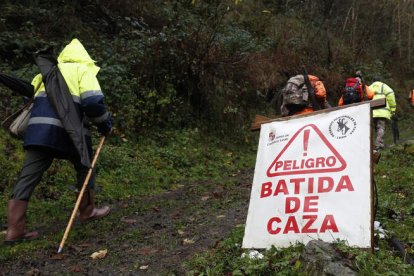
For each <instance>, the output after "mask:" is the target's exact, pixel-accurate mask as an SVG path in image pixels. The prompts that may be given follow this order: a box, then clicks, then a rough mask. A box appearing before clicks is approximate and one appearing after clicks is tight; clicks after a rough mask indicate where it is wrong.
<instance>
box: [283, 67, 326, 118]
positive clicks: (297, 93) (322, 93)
mask: <svg viewBox="0 0 414 276" xmlns="http://www.w3.org/2000/svg"><path fill="white" fill-rule="evenodd" d="M308 77H309V81H310V84H311V86H312V88H313V92H314V96H315V99H316V104H317V105H319V107H320V109H325V108H328V107H329V104H328V102H327V100H326V89H325V86H324V84H323V82H322V81H321V80H320V79H319V78H318V77H316V76H314V75H308ZM281 96H282V99H281V102H282V104H281V106H280V113H281V115H282V116H291V115H298V114H306V113H310V112H313V111H315V110H316V108H315V107H314V106H313V105H314V103H312V101H311V95H310V91H308V88H307V87H306V84H305V77H304V75H302V74H300V75H296V76H294V77H291V78H290V79H289V80H288V82H287V84H286V86H285V87H284V88H283V89H282V90H281Z"/></svg>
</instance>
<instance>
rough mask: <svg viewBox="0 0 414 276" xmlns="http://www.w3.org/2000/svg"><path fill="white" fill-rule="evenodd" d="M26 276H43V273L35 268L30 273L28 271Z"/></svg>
mask: <svg viewBox="0 0 414 276" xmlns="http://www.w3.org/2000/svg"><path fill="white" fill-rule="evenodd" d="M24 275H27V276H38V275H42V272H41V271H40V270H39V269H37V268H33V269H30V270H29V271H27V272H26V273H25V274H24Z"/></svg>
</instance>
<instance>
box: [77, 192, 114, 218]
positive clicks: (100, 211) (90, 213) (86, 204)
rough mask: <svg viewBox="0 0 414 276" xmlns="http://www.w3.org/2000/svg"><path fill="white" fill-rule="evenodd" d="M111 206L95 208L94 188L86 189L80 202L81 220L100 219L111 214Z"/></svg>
mask: <svg viewBox="0 0 414 276" xmlns="http://www.w3.org/2000/svg"><path fill="white" fill-rule="evenodd" d="M109 211H110V208H109V206H103V207H101V208H95V193H94V190H92V189H90V190H85V193H84V194H83V197H82V200H81V202H80V204H79V221H80V222H81V223H85V222H88V221H91V220H94V219H99V218H101V217H104V216H106V215H108V214H109Z"/></svg>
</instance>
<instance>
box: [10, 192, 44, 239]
mask: <svg viewBox="0 0 414 276" xmlns="http://www.w3.org/2000/svg"><path fill="white" fill-rule="evenodd" d="M28 204H29V202H28V201H25V200H18V199H11V200H10V201H9V205H8V211H7V232H6V238H5V239H4V244H6V245H13V244H15V243H18V242H22V241H27V240H33V239H36V238H37V237H38V236H39V233H38V232H35V231H34V232H26V230H25V226H26V210H27V205H28Z"/></svg>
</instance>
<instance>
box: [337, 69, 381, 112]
mask: <svg viewBox="0 0 414 276" xmlns="http://www.w3.org/2000/svg"><path fill="white" fill-rule="evenodd" d="M373 97H374V92H373V91H372V90H371V89H370V88H369V86H367V85H365V82H364V81H363V78H362V73H361V71H357V72H356V73H355V76H354V77H350V78H347V79H346V82H345V87H344V89H343V90H342V96H341V98H340V99H339V101H338V106H343V105H347V104H353V103H359V102H362V101H364V100H365V99H367V100H372V98H373Z"/></svg>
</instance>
